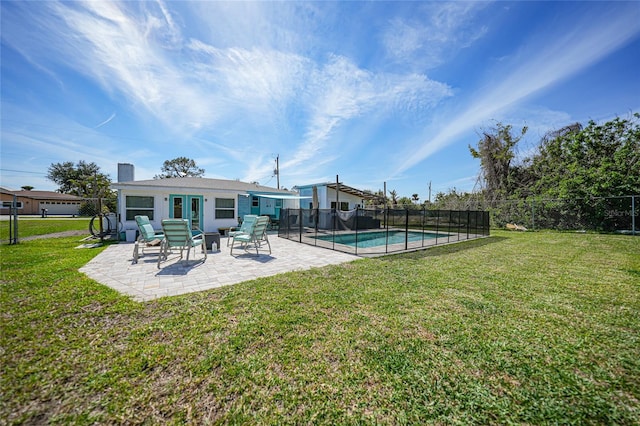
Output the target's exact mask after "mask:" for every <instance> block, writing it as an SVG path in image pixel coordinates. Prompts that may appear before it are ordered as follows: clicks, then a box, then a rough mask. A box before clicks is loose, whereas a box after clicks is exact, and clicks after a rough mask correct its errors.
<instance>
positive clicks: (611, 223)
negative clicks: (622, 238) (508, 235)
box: [475, 195, 640, 235]
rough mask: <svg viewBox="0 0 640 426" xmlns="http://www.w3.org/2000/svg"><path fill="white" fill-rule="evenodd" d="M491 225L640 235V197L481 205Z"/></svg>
mask: <svg viewBox="0 0 640 426" xmlns="http://www.w3.org/2000/svg"><path fill="white" fill-rule="evenodd" d="M475 207H479V208H482V209H483V210H487V211H489V213H490V216H491V226H492V227H494V228H503V227H505V226H506V225H507V224H508V223H513V224H518V225H522V226H525V227H526V228H527V229H530V230H541V229H553V230H560V231H582V230H584V231H596V232H619V233H629V234H634V235H638V234H640V196H638V195H634V196H625V197H607V198H588V199H577V198H574V199H527V200H501V201H496V202H493V203H486V204H483V203H480V204H478V205H477V206H475Z"/></svg>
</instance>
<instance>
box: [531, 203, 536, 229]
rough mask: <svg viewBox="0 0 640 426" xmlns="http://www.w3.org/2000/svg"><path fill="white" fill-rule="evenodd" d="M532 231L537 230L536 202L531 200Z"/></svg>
mask: <svg viewBox="0 0 640 426" xmlns="http://www.w3.org/2000/svg"><path fill="white" fill-rule="evenodd" d="M531 229H532V230H534V231H535V230H536V200H531Z"/></svg>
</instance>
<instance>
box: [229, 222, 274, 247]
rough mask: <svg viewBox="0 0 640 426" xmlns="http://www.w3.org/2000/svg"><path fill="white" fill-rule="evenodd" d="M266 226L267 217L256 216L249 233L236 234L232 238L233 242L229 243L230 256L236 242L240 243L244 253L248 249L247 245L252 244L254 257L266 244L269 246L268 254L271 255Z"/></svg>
mask: <svg viewBox="0 0 640 426" xmlns="http://www.w3.org/2000/svg"><path fill="white" fill-rule="evenodd" d="M268 224H269V217H268V216H258V218H257V219H256V221H255V222H254V224H253V227H252V229H251V232H248V233H244V234H238V235H236V236H235V237H233V241H232V242H231V251H230V254H231V255H232V256H233V247H234V246H235V244H236V242H238V243H240V245H241V246H242V247H243V248H244V250H245V251H247V249H248V248H249V244H253V245H254V247H255V248H256V255H258V254H260V253H258V249H259V248H260V247H262V243H263V242H266V243H267V245H268V246H269V254H271V243H269V238H268V237H267V225H268Z"/></svg>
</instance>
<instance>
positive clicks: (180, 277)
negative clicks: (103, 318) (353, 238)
mask: <svg viewBox="0 0 640 426" xmlns="http://www.w3.org/2000/svg"><path fill="white" fill-rule="evenodd" d="M269 241H270V242H271V249H272V250H271V254H269V250H268V248H267V247H266V245H265V246H264V247H263V249H261V250H260V254H259V255H258V256H256V254H255V250H250V251H249V252H244V250H242V249H237V248H235V249H234V251H233V254H234V255H233V256H231V255H230V254H229V248H228V247H227V238H225V237H223V238H222V239H221V247H220V248H219V250H218V251H217V252H212V251H210V250H209V251H208V253H207V255H208V256H207V260H206V261H205V262H204V263H203V262H202V258H203V254H202V253H201V252H200V250H199V249H196V252H195V257H194V255H193V251H192V254H191V256H190V258H189V261H188V262H185V261H184V260H182V261H181V260H179V259H180V256H179V252H174V253H173V254H170V255H169V258H168V259H167V261H163V262H162V264H161V265H160V269H158V267H157V261H158V256H157V254H156V253H157V252H158V250H157V249H154V250H149V251H148V254H146V255H144V256H142V257H141V258H140V259H139V261H138V263H137V264H134V263H133V246H134V245H133V243H119V244H114V245H111V246H109V247H107V249H106V250H104V251H103V252H102V253H100V254H99V255H98V256H96V257H95V258H93V260H91V261H90V262H89V263H87V264H86V265H85V266H83V267H82V268H80V272H83V273H85V274H87V275H88V276H89V277H90V278H93V279H94V280H96V281H98V282H100V283H101V284H104V285H106V286H109V287H111V288H113V289H115V290H117V291H119V292H120V293H123V294H126V295H129V296H131V297H132V298H133V299H134V300H137V301H147V300H152V299H156V298H158V297H163V296H175V295H179V294H185V293H191V292H195V291H202V290H209V289H212V288H217V287H222V286H225V285H231V284H237V283H240V282H243V281H248V280H253V279H256V278H260V277H267V276H271V275H276V274H280V273H283V272H289V271H300V270H305V269H310V268H313V267H320V266H325V265H332V264H338V263H344V262H349V261H352V260H356V259H358V257H357V256H354V255H351V254H346V253H341V252H337V251H332V250H328V249H324V248H319V247H313V246H309V245H306V244H300V243H295V242H293V241H289V240H286V239H284V238H279V237H278V236H277V235H275V234H273V235H269ZM185 256H186V252H185Z"/></svg>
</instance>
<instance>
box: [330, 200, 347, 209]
mask: <svg viewBox="0 0 640 426" xmlns="http://www.w3.org/2000/svg"><path fill="white" fill-rule="evenodd" d="M331 208H332V209H335V208H336V202H335V201H332V202H331ZM340 210H342V211H347V210H349V203H348V202H345V201H340Z"/></svg>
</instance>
